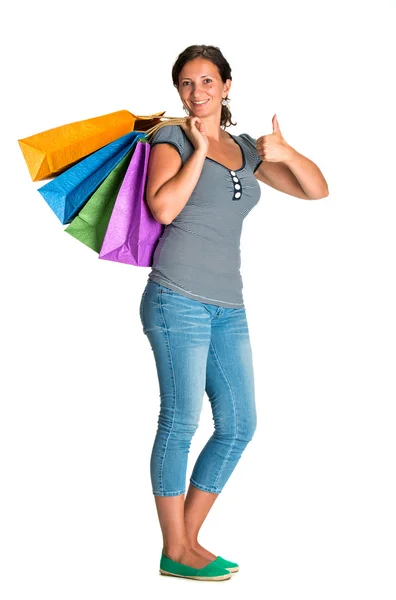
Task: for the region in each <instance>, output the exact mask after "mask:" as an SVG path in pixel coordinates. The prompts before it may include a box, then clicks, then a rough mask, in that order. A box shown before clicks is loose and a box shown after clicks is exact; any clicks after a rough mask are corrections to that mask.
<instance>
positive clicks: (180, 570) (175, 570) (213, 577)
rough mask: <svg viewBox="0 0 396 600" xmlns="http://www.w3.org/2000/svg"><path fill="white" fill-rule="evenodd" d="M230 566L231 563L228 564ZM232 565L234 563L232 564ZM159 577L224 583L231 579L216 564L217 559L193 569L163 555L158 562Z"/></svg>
mask: <svg viewBox="0 0 396 600" xmlns="http://www.w3.org/2000/svg"><path fill="white" fill-rule="evenodd" d="M230 564H231V563H230ZM232 564H234V563H232ZM159 571H160V573H161V575H171V576H173V577H186V578H187V579H201V580H203V581H224V580H225V579H230V578H231V573H230V572H229V571H228V570H227V569H224V568H223V567H221V566H220V565H219V564H218V563H217V559H215V560H213V561H212V562H211V563H209V564H208V565H205V566H204V567H202V568H201V569H195V568H194V567H189V566H188V565H183V564H182V563H179V562H176V561H174V560H171V559H170V558H168V557H167V556H165V555H164V554H163V553H162V555H161V560H160V570H159Z"/></svg>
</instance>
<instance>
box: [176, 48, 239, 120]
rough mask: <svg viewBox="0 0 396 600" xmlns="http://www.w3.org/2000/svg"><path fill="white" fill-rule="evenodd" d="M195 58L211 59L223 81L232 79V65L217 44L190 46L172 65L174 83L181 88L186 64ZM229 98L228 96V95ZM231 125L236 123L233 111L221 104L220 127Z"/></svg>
mask: <svg viewBox="0 0 396 600" xmlns="http://www.w3.org/2000/svg"><path fill="white" fill-rule="evenodd" d="M194 58H204V59H205V60H210V61H211V62H212V63H213V64H214V65H215V66H216V67H217V70H218V71H219V75H220V77H221V80H222V82H223V83H226V81H227V79H231V81H232V77H231V67H230V65H229V63H228V62H227V60H226V59H225V58H224V56H223V55H222V53H221V51H220V48H218V47H217V46H202V45H200V46H198V45H194V46H188V48H186V49H185V50H183V52H181V53H180V54H179V56H178V57H177V59H176V62H175V64H174V65H173V67H172V81H173V85H174V86H175V87H176V88H177V89H179V75H180V71H181V70H182V68H183V67H184V65H185V64H186V63H187V62H188V61H190V60H193V59H194ZM227 99H228V97H227ZM230 125H236V123H233V122H232V121H231V111H230V109H229V108H228V106H226V105H224V104H222V105H221V117H220V127H224V128H226V127H229V126H230Z"/></svg>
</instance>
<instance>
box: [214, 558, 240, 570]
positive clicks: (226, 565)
mask: <svg viewBox="0 0 396 600" xmlns="http://www.w3.org/2000/svg"><path fill="white" fill-rule="evenodd" d="M214 562H215V563H216V564H218V565H219V567H223V569H227V570H228V571H229V572H230V573H236V572H237V571H239V565H238V564H237V563H234V562H231V561H230V560H226V559H225V558H222V557H221V556H217V557H216V559H215V561H214Z"/></svg>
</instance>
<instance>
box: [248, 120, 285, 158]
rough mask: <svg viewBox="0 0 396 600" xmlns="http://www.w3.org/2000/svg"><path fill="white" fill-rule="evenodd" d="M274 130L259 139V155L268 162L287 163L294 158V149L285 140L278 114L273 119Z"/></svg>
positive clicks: (257, 144)
mask: <svg viewBox="0 0 396 600" xmlns="http://www.w3.org/2000/svg"><path fill="white" fill-rule="evenodd" d="M272 129H273V132H272V133H270V134H268V135H262V136H261V137H259V138H258V139H257V141H256V150H257V152H258V155H259V156H260V158H261V160H263V161H267V162H287V161H288V160H290V159H291V158H292V156H293V152H294V149H293V148H292V147H291V146H289V144H288V143H287V142H286V140H285V139H284V137H283V135H282V133H281V130H280V127H279V123H278V119H277V117H276V114H275V115H274V116H273V117H272Z"/></svg>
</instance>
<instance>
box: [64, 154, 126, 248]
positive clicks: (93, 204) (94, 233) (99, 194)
mask: <svg viewBox="0 0 396 600" xmlns="http://www.w3.org/2000/svg"><path fill="white" fill-rule="evenodd" d="M135 148H136V145H135V146H133V148H132V149H131V150H130V151H129V152H128V154H127V155H126V156H125V157H124V158H123V159H122V160H121V161H120V162H119V163H118V165H117V166H116V167H115V168H114V169H113V170H112V171H111V172H110V173H109V175H108V176H107V177H106V179H105V180H104V181H103V182H102V183H101V185H100V186H99V187H98V189H97V190H96V191H95V192H94V193H93V194H92V196H91V197H90V199H89V200H88V201H87V202H86V203H85V205H84V206H83V208H82V209H81V210H80V212H79V213H78V214H77V215H76V216H75V217H74V219H73V220H72V221H71V222H70V224H69V225H68V226H67V227H66V229H65V230H64V231H66V232H67V233H69V234H70V235H72V236H73V237H75V238H76V239H77V240H79V241H80V242H82V243H83V244H85V245H86V246H88V247H89V248H91V249H92V250H94V251H95V252H97V253H98V254H99V252H100V249H101V247H102V244H103V240H104V237H105V234H106V229H107V226H108V224H109V221H110V217H111V213H112V212H113V208H114V204H115V201H116V198H117V194H118V192H119V189H120V187H121V184H122V182H123V179H124V177H125V174H126V172H127V169H128V166H129V163H130V161H131V158H132V155H133V152H134V150H135Z"/></svg>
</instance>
